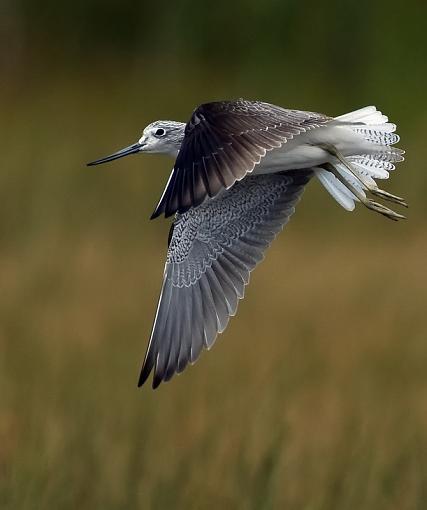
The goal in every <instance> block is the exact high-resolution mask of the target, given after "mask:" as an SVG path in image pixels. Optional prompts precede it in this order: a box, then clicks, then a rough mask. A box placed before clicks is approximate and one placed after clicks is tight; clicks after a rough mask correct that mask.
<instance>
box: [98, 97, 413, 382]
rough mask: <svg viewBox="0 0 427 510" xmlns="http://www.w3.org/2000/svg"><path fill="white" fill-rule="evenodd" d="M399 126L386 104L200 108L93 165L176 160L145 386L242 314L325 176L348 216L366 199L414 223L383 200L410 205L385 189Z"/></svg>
mask: <svg viewBox="0 0 427 510" xmlns="http://www.w3.org/2000/svg"><path fill="white" fill-rule="evenodd" d="M395 129H396V126H395V124H392V123H390V122H388V118H387V117H386V116H385V115H383V114H382V113H381V112H380V111H378V110H377V109H376V108H375V107H374V106H367V107H365V108H361V109H359V110H356V111H353V112H350V113H347V114H345V115H341V116H339V117H328V116H327V115H323V114H320V113H314V112H307V111H300V110H289V109H284V108H281V107H280V106H275V105H272V104H268V103H264V102H260V101H247V100H244V99H239V100H236V101H219V102H212V103H206V104H202V105H201V106H199V107H197V108H196V109H195V110H194V112H193V114H192V116H191V118H190V120H189V121H188V122H187V123H183V122H175V121H156V122H153V123H151V124H150V125H148V126H147V127H146V128H145V129H144V131H143V134H142V136H141V138H140V139H139V140H138V142H137V143H135V144H133V145H130V146H129V147H126V148H124V149H122V150H120V151H118V152H115V153H114V154H111V155H110V156H107V157H105V158H101V159H98V160H96V161H93V162H91V163H88V165H98V164H100V163H106V162H108V161H113V160H115V159H118V158H121V157H123V156H127V155H129V154H137V153H140V152H150V153H160V154H167V155H169V156H172V157H173V158H175V164H174V166H173V169H172V172H171V174H170V177H169V180H168V182H167V185H166V188H165V190H164V192H163V194H162V196H161V198H160V200H159V202H158V204H157V207H156V208H155V210H154V212H153V214H152V216H151V217H152V218H156V217H158V216H160V215H162V214H163V215H164V216H165V217H168V216H172V215H174V221H173V223H172V226H171V230H170V234H169V241H168V252H167V257H166V265H165V269H164V274H163V285H162V289H161V293H160V298H159V303H158V306H157V312H156V316H155V319H154V324H153V328H152V332H151V337H150V341H149V344H148V348H147V352H146V355H145V359H144V363H143V366H142V370H141V374H140V377H139V383H138V386H141V385H143V384H144V383H145V381H146V380H147V378H148V377H149V375H150V373H151V372H152V371H154V375H153V382H152V385H153V388H156V387H157V386H158V385H159V384H160V383H161V382H162V381H168V380H169V379H170V378H171V377H172V376H173V375H174V374H175V373H180V372H182V371H183V370H184V369H185V367H186V366H187V364H188V363H194V362H195V361H196V360H197V358H198V357H199V355H200V353H201V351H202V349H203V348H206V349H210V348H211V347H212V345H213V344H214V342H215V339H216V337H217V335H218V333H222V332H223V331H224V330H225V328H226V327H227V324H228V321H229V318H230V317H231V316H233V315H235V314H236V310H237V304H238V300H239V299H241V298H243V295H244V289H245V285H247V284H248V282H249V274H250V272H251V271H252V270H253V269H254V268H255V266H256V265H257V264H258V263H259V262H260V261H261V260H262V258H263V256H264V252H265V250H266V249H267V247H268V246H269V245H270V243H271V241H272V240H273V239H274V238H275V236H276V235H277V234H278V232H279V231H280V230H282V228H283V226H284V225H285V224H286V223H287V222H288V220H289V218H290V217H291V216H292V214H293V213H294V210H295V206H296V204H297V202H298V201H299V199H300V197H301V195H302V192H303V190H304V188H305V186H306V184H307V183H308V182H309V181H310V179H311V178H313V177H316V178H317V179H318V180H319V181H320V182H321V183H322V185H323V186H324V187H325V188H326V190H327V191H328V192H329V193H330V194H331V195H332V197H333V198H334V199H335V200H336V201H337V202H338V203H339V204H340V205H341V206H342V207H344V209H346V210H348V211H352V210H353V209H354V208H355V204H356V203H357V202H360V203H362V204H363V205H364V206H365V207H367V208H368V209H370V210H372V211H375V212H377V213H379V214H382V215H384V216H385V217H387V218H389V219H390V220H394V221H398V220H400V219H404V218H405V217H404V216H403V215H402V214H399V213H397V212H395V211H393V210H392V209H390V208H389V207H387V206H385V205H383V204H380V203H379V202H376V201H375V200H372V198H369V195H370V196H374V197H377V198H380V199H383V200H384V201H388V202H392V203H394V204H397V205H400V206H404V207H407V204H406V203H405V201H404V199H403V198H400V197H398V196H396V195H392V194H391V193H389V192H387V191H384V190H382V189H380V188H379V187H378V186H377V184H376V182H375V180H376V179H387V178H388V176H389V172H390V171H391V170H393V169H394V168H395V163H397V162H400V161H403V153H404V151H402V150H401V149H398V148H396V147H393V145H394V144H395V143H397V142H398V141H399V137H398V135H397V134H395V133H394V132H395Z"/></svg>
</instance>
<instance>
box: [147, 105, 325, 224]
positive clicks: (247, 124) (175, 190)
mask: <svg viewBox="0 0 427 510" xmlns="http://www.w3.org/2000/svg"><path fill="white" fill-rule="evenodd" d="M330 120H331V118H330V117H327V116H325V115H321V114H319V113H313V112H303V111H299V110H285V109H283V108H280V107H279V106H274V105H271V104H268V103H261V102H253V101H245V100H238V101H222V102H216V103H206V104H203V105H201V106H199V107H198V108H197V109H196V110H195V111H194V112H193V115H192V117H191V119H190V121H189V122H188V123H187V125H186V127H185V137H184V140H183V142H182V146H181V150H180V151H179V154H178V156H177V159H176V162H175V166H174V169H173V171H172V174H171V176H170V179H169V181H168V183H167V185H166V189H165V191H164V193H163V195H162V198H161V199H160V202H159V204H158V205H157V207H156V210H155V211H154V213H153V215H152V218H155V217H157V216H159V215H160V214H162V213H164V214H165V216H170V215H172V214H174V213H175V212H177V211H178V212H181V213H182V212H185V211H187V210H188V209H190V207H193V206H197V205H200V204H201V203H202V202H203V201H204V200H205V198H206V197H208V196H209V197H213V196H215V195H216V194H217V193H218V192H219V191H220V190H221V189H224V188H226V189H228V188H230V186H232V185H233V184H234V183H235V182H236V181H239V180H241V179H242V178H243V177H244V176H245V175H246V174H247V173H249V172H251V171H252V170H253V169H254V166H255V165H256V164H257V163H259V162H260V160H261V158H263V157H264V156H265V154H266V152H267V151H270V150H272V149H275V148H278V147H281V146H282V145H283V144H284V143H286V141H287V140H290V139H291V138H293V137H294V136H295V135H298V134H300V133H303V132H305V131H308V130H309V129H313V128H315V127H318V126H320V125H322V124H325V123H327V122H329V121H330Z"/></svg>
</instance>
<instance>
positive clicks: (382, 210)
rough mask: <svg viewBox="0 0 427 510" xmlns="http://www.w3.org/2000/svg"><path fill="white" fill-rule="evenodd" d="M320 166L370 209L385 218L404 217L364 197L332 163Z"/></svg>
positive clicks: (395, 218)
mask: <svg viewBox="0 0 427 510" xmlns="http://www.w3.org/2000/svg"><path fill="white" fill-rule="evenodd" d="M322 167H323V168H324V169H325V170H327V171H328V172H331V173H332V174H333V175H335V177H336V178H337V179H338V180H339V181H340V182H341V183H342V184H343V185H344V186H345V187H346V188H347V189H348V190H349V191H351V192H352V193H353V195H354V196H355V197H356V198H358V199H359V200H360V202H361V203H362V204H363V205H364V206H365V207H367V208H368V209H370V210H371V211H375V212H377V213H380V214H382V215H383V216H385V217H386V218H388V219H390V220H393V221H398V220H405V219H406V217H405V216H403V215H402V214H398V213H397V212H395V211H393V210H391V209H389V208H388V207H386V206H385V205H382V204H379V203H378V202H374V201H373V200H370V199H369V198H366V197H365V196H364V195H363V194H362V193H361V192H360V191H359V190H358V189H356V188H355V187H354V186H353V185H352V184H351V183H349V182H347V181H346V180H345V178H344V177H343V176H342V175H341V174H340V172H339V171H338V170H337V169H336V168H335V167H334V165H332V164H331V163H325V164H324V165H322Z"/></svg>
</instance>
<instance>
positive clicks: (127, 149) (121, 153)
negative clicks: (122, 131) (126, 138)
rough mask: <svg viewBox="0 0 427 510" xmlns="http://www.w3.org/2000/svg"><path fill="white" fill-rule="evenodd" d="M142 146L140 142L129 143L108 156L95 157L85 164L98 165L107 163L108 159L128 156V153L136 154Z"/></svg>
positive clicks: (112, 159)
mask: <svg viewBox="0 0 427 510" xmlns="http://www.w3.org/2000/svg"><path fill="white" fill-rule="evenodd" d="M143 147H144V145H143V144H141V143H139V142H138V143H134V144H133V145H129V147H125V148H124V149H122V150H120V151H117V152H115V153H114V154H111V155H110V156H106V157H105V158H101V159H97V160H95V161H91V162H90V163H88V164H87V166H93V165H100V164H101V163H108V161H114V160H115V159H119V158H123V157H125V156H129V154H136V153H137V152H139V151H140V150H141V149H142V148H143Z"/></svg>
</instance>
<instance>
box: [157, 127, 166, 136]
mask: <svg viewBox="0 0 427 510" xmlns="http://www.w3.org/2000/svg"><path fill="white" fill-rule="evenodd" d="M165 133H166V131H165V130H164V129H163V128H159V129H156V132H155V133H154V134H155V135H156V136H163V135H164V134H165Z"/></svg>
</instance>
